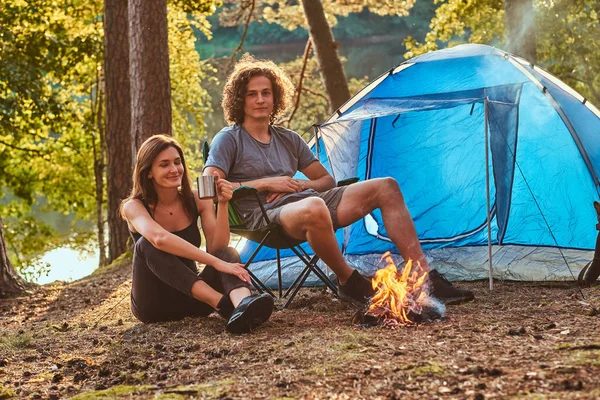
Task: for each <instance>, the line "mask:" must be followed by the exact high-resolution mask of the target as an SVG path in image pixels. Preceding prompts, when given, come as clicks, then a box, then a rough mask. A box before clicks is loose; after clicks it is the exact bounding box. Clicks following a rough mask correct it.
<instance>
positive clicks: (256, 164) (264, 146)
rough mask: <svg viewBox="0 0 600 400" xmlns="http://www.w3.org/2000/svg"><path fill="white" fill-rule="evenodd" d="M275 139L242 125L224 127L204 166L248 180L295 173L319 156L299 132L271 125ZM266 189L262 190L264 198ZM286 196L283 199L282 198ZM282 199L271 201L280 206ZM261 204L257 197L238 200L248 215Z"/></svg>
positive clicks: (234, 178) (233, 179) (235, 179)
mask: <svg viewBox="0 0 600 400" xmlns="http://www.w3.org/2000/svg"><path fill="white" fill-rule="evenodd" d="M269 131H270V133H271V141H270V142H269V143H261V142H259V141H258V140H256V139H254V138H253V137H252V136H250V134H249V133H248V132H246V131H245V130H244V128H242V127H241V126H240V125H233V126H228V127H225V128H223V129H222V130H221V131H220V132H219V133H217V134H216V136H215V137H214V139H213V141H212V144H211V146H210V152H209V155H208V160H207V161H206V164H205V166H204V168H206V167H217V168H219V169H220V170H222V171H223V172H225V175H226V176H227V180H229V181H231V182H245V181H251V180H255V179H260V178H271V177H276V176H289V177H292V176H294V175H295V174H296V172H297V171H300V170H303V169H304V168H306V167H308V166H309V165H310V164H312V163H313V162H315V161H317V158H316V157H315V155H314V154H313V153H312V151H311V150H310V148H309V147H308V145H307V144H306V143H305V142H304V140H303V139H302V138H301V137H300V135H298V134H297V133H296V132H294V131H292V130H289V129H286V128H282V127H280V126H273V125H271V126H269ZM266 194H267V193H266V192H261V193H260V195H261V197H262V200H263V202H264V201H265V197H266ZM280 200H283V199H280ZM278 203H279V202H276V203H275V204H274V203H271V204H269V205H267V208H271V207H274V206H276V204H278ZM256 208H257V205H256V201H255V200H254V199H250V198H248V199H242V200H240V201H238V202H237V203H236V209H237V211H238V212H239V213H240V214H242V217H243V218H246V217H247V216H248V214H249V213H251V212H252V211H254V210H255V209H256Z"/></svg>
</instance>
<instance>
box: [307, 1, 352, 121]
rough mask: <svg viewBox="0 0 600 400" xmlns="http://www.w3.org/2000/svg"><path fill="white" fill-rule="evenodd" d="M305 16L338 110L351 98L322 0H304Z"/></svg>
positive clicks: (320, 64) (329, 91)
mask: <svg viewBox="0 0 600 400" xmlns="http://www.w3.org/2000/svg"><path fill="white" fill-rule="evenodd" d="M302 6H303V7H304V16H305V17H306V22H307V23H308V27H309V33H310V38H311V40H312V44H313V47H314V51H315V54H316V55H317V60H318V61H319V68H320V70H321V76H322V77H323V81H324V82H325V89H326V90H327V95H328V97H329V104H330V105H331V109H332V111H335V110H337V109H338V108H339V107H340V106H341V105H342V104H344V103H345V102H346V101H347V100H348V99H349V98H350V90H349V89H348V82H346V74H345V73H344V67H343V66H342V62H341V61H340V57H339V55H338V51H337V43H336V42H335V40H334V39H333V33H332V32H331V27H330V26H329V24H328V23H327V19H326V18H325V12H324V11H323V5H322V4H321V0H302Z"/></svg>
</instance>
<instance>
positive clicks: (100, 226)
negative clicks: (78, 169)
mask: <svg viewBox="0 0 600 400" xmlns="http://www.w3.org/2000/svg"><path fill="white" fill-rule="evenodd" d="M102 74H103V72H102V69H101V68H97V69H96V97H95V103H94V102H92V110H94V111H93V112H94V115H95V119H96V126H97V129H98V130H97V132H98V137H99V141H98V145H96V138H95V137H92V151H93V155H94V180H95V183H96V228H97V233H98V248H99V253H100V259H99V260H98V264H99V266H103V265H107V264H108V262H107V258H106V241H105V239H104V217H103V214H104V212H103V208H104V207H103V206H104V168H105V167H106V163H105V161H104V160H105V157H106V143H105V132H104V123H103V122H104V118H103V117H104V115H103V109H104V108H103V105H104V103H103V102H104V96H103V94H104V83H103V81H102ZM90 97H91V98H92V99H94V97H93V96H90Z"/></svg>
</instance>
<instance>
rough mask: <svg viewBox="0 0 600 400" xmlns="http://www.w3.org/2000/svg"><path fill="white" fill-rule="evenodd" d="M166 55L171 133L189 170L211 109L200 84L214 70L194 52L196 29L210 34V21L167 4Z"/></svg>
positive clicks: (198, 157) (197, 157)
mask: <svg viewBox="0 0 600 400" xmlns="http://www.w3.org/2000/svg"><path fill="white" fill-rule="evenodd" d="M167 17H168V23H169V58H170V66H169V67H170V74H171V101H172V104H173V132H174V136H175V137H176V138H177V139H178V140H179V141H180V143H181V144H182V146H183V147H184V148H185V149H186V161H187V164H188V167H189V168H190V169H192V170H193V169H197V168H199V167H200V165H201V163H202V155H201V153H200V151H199V150H200V144H201V138H202V137H203V136H204V132H205V122H204V120H205V116H206V115H207V114H208V113H210V112H211V111H212V108H211V104H210V96H209V94H208V92H207V91H206V89H205V88H204V87H203V86H202V85H203V82H204V81H205V80H207V79H209V75H212V74H214V72H215V70H214V69H213V67H212V66H211V65H210V64H209V63H207V62H206V61H202V60H201V59H200V54H199V53H198V52H197V51H196V36H195V32H196V31H199V32H202V33H203V34H204V35H206V36H207V37H210V36H211V32H210V23H209V22H208V20H207V19H206V17H205V16H204V15H202V14H201V13H197V14H192V15H189V14H187V13H186V12H184V11H183V10H181V9H176V8H174V7H172V6H169V9H168V14H167Z"/></svg>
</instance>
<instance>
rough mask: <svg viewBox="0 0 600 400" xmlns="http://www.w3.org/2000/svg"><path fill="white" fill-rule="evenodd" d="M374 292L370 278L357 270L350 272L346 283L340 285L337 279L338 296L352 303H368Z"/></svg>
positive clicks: (362, 304)
mask: <svg viewBox="0 0 600 400" xmlns="http://www.w3.org/2000/svg"><path fill="white" fill-rule="evenodd" d="M374 294H375V291H374V290H373V286H372V285H371V280H370V279H367V278H365V277H364V276H362V275H361V274H360V273H359V272H358V271H357V270H354V272H352V275H350V278H348V280H347V281H346V284H344V285H342V284H340V282H339V280H338V296H340V299H342V300H346V301H349V302H351V303H352V304H354V305H357V306H364V305H365V304H367V303H369V300H371V297H373V295H374Z"/></svg>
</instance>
